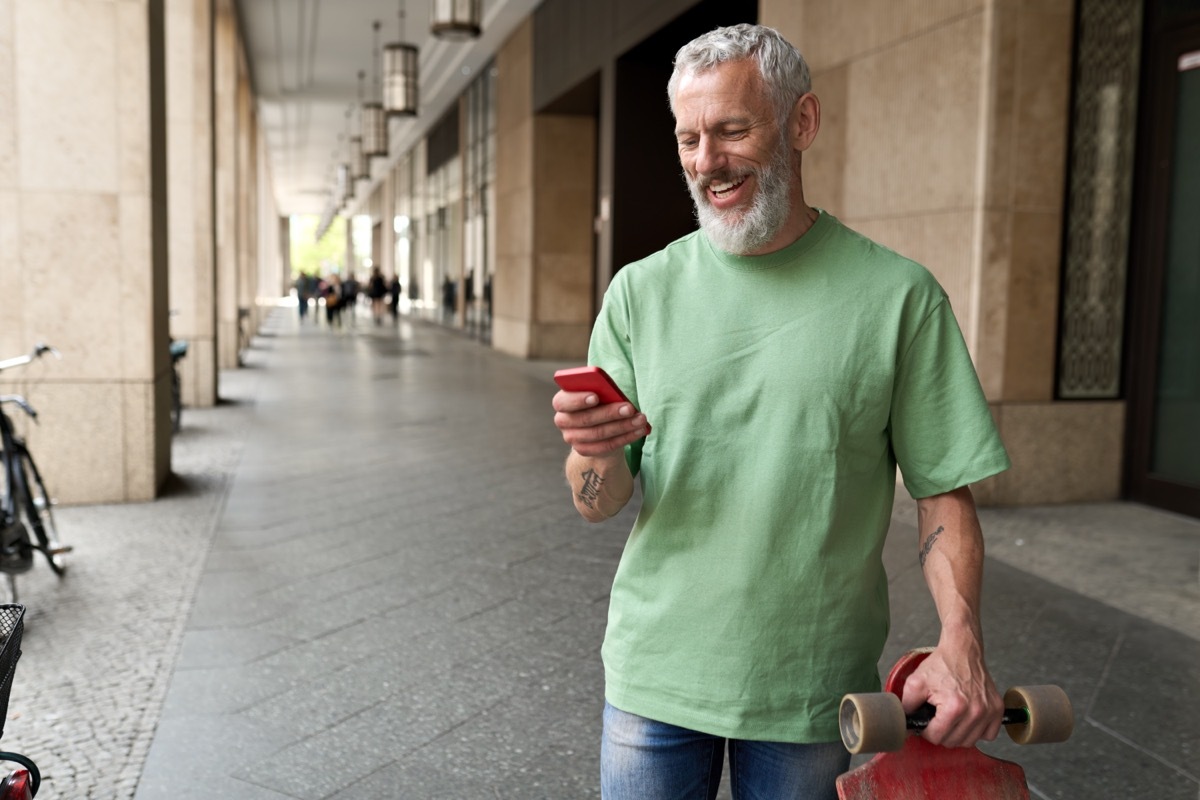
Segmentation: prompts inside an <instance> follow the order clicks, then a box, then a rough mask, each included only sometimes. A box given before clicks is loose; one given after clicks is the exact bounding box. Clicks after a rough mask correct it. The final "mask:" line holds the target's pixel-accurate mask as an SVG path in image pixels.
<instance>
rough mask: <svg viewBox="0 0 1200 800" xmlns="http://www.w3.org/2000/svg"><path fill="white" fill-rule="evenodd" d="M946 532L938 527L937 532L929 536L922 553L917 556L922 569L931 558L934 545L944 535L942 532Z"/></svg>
mask: <svg viewBox="0 0 1200 800" xmlns="http://www.w3.org/2000/svg"><path fill="white" fill-rule="evenodd" d="M944 530H946V529H945V528H943V527H942V526H941V525H938V527H937V530H936V531H934V532H933V533H931V534H929V536H928V538H926V539H925V544H924V545H923V546H922V547H921V552H920V553H919V554H918V555H917V558H918V559H919V560H920V562H921V566H922V567H924V566H925V559H927V558H929V551H930V550H932V549H933V543H934V542H936V541H937V538H938V537H939V536H941V535H942V531H944Z"/></svg>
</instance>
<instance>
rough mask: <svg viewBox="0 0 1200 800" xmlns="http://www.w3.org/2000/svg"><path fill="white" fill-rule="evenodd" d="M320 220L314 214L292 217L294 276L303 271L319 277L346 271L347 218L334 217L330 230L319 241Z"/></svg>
mask: <svg viewBox="0 0 1200 800" xmlns="http://www.w3.org/2000/svg"><path fill="white" fill-rule="evenodd" d="M319 222H320V220H319V219H318V218H317V217H316V216H315V215H311V214H310V215H296V216H293V217H292V218H291V226H290V227H291V234H292V236H291V239H292V277H293V278H294V277H296V275H298V274H299V273H301V272H305V273H308V274H310V275H314V274H315V275H317V276H319V277H324V276H326V275H330V274H332V273H334V272H337V273H344V272H345V264H346V220H344V219H342V218H341V217H334V219H333V224H332V225H330V226H329V230H327V231H325V235H324V236H322V237H321V238H320V240H316V236H317V223H319Z"/></svg>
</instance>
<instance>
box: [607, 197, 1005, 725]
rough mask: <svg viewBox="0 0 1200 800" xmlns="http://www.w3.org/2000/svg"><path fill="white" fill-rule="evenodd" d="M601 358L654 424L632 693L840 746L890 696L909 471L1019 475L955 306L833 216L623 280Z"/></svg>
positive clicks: (629, 607) (628, 664) (665, 717)
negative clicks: (858, 699)
mask: <svg viewBox="0 0 1200 800" xmlns="http://www.w3.org/2000/svg"><path fill="white" fill-rule="evenodd" d="M589 363H591V364H596V365H599V366H602V367H603V368H604V369H605V370H607V371H608V372H609V373H610V374H611V375H612V377H613V378H614V379H615V380H616V382H617V384H618V385H619V386H621V388H622V389H624V390H625V392H626V393H627V394H628V395H629V397H630V399H631V400H632V401H633V403H634V404H635V405H637V407H638V408H640V409H641V410H642V411H644V412H645V414H646V418H647V419H648V420H649V422H650V425H651V426H652V428H653V430H652V433H651V434H650V435H649V436H648V437H647V438H645V439H643V440H642V441H640V442H638V443H637V444H636V445H635V446H633V447H630V448H629V449H628V451H627V458H628V460H629V463H630V466H631V468H632V469H633V470H634V473H635V474H636V475H638V476H639V479H640V481H641V486H642V494H643V500H642V507H641V509H640V512H639V514H638V518H637V522H636V523H635V524H634V528H633V531H632V532H631V534H630V536H629V541H628V542H627V544H626V546H625V551H624V553H623V555H622V558H621V563H620V566H619V567H618V569H617V573H616V577H615V579H614V581H613V587H612V599H611V604H610V608H609V619H608V631H607V633H606V635H605V640H604V648H603V657H604V666H605V675H606V696H607V699H608V701H609V702H610V703H612V704H613V705H614V706H616V707H617V708H620V709H622V710H624V711H628V712H631V713H634V714H639V715H641V716H644V717H649V718H651V719H656V720H659V721H661V722H667V723H670V724H674V725H679V726H682V727H686V728H690V729H692V730H699V731H704V732H707V733H712V734H715V735H718V736H726V737H731V738H741V739H760V740H768V741H791V742H816V741H834V740H836V739H837V738H838V731H837V708H838V703H839V701H840V700H841V697H842V695H843V694H844V693H846V692H861V691H876V690H878V687H879V676H878V673H877V671H876V664H877V663H878V660H879V656H880V653H881V652H882V649H883V645H884V642H885V640H886V638H887V634H888V596H887V577H886V575H885V574H884V569H883V562H882V559H881V551H882V549H883V541H884V536H885V535H886V533H887V529H888V523H889V519H890V514H891V508H892V500H893V496H894V492H895V476H896V472H895V470H896V466H897V463H898V464H899V466H900V469H901V471H902V474H903V476H904V480H905V485H906V487H907V488H908V490H909V492H910V493H911V494H912V495H913V496H914V497H926V496H930V495H934V494H939V493H941V492H946V491H950V490H952V489H956V488H958V487H960V486H964V485H966V484H968V483H972V482H974V481H978V480H981V479H983V478H986V477H988V476H990V475H994V474H996V473H997V472H1001V471H1003V470H1004V469H1007V467H1008V466H1009V463H1008V457H1007V455H1006V454H1005V451H1004V446H1003V445H1002V444H1001V442H1000V439H999V436H998V434H997V432H996V428H995V425H994V423H993V421H992V417H991V414H990V412H989V410H988V406H987V402H986V400H985V399H984V396H983V392H982V390H981V389H980V386H979V380H978V378H977V377H976V374H975V370H974V367H973V366H972V364H971V360H970V356H969V354H968V352H967V349H966V345H965V344H964V342H963V339H962V334H961V332H960V331H959V328H958V325H957V323H956V322H955V319H954V316H953V313H952V312H951V310H950V306H949V303H948V301H947V299H946V295H945V293H944V292H943V291H942V289H941V287H940V286H939V285H938V283H937V281H936V280H935V279H934V278H933V276H931V275H930V274H929V273H928V272H927V271H926V270H925V269H924V268H923V267H921V266H920V265H918V264H915V263H913V262H912V261H909V260H907V259H905V258H902V257H901V256H899V255H897V254H896V253H894V252H892V251H890V250H888V249H887V248H884V247H881V246H880V245H878V244H875V243H874V242H871V241H870V240H868V239H866V238H864V237H862V236H860V235H858V234H857V233H855V232H853V231H851V230H850V229H848V228H846V227H845V226H843V225H842V224H841V223H840V222H838V220H836V219H835V218H833V217H832V216H830V215H828V214H825V213H822V214H821V215H820V218H819V219H818V221H817V222H816V224H815V225H814V226H813V227H812V228H811V229H810V230H809V231H808V232H807V233H806V234H805V235H804V236H802V237H801V238H800V239H799V240H797V241H796V242H795V243H794V244H792V245H790V246H789V247H787V248H785V249H783V250H781V251H778V252H776V253H771V254H768V255H765V256H757V257H739V256H732V255H729V254H726V253H721V252H718V251H716V250H715V249H714V248H713V247H712V246H711V245H710V244H709V242H708V240H707V239H706V238H705V236H704V235H703V234H702V233H699V232H697V233H692V234H689V235H688V236H685V237H683V238H682V239H679V240H677V241H675V242H673V243H672V244H671V245H669V246H668V247H667V248H665V249H664V250H662V251H660V252H658V253H656V254H654V255H652V256H650V257H649V258H647V259H644V260H643V261H640V262H637V263H634V264H630V265H629V266H627V267H625V268H624V269H622V270H621V271H620V272H619V273H617V275H616V277H615V279H614V280H613V282H612V284H611V286H610V288H609V289H608V292H607V293H606V295H605V299H604V306H603V309H602V310H601V313H600V316H599V318H598V319H597V321H596V325H595V328H594V330H593V332H592V339H591V347H590V352H589ZM914 548H915V542H914ZM914 558H915V554H914Z"/></svg>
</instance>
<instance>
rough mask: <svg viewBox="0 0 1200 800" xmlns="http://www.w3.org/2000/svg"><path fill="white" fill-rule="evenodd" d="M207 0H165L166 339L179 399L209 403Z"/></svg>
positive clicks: (212, 329)
mask: <svg viewBox="0 0 1200 800" xmlns="http://www.w3.org/2000/svg"><path fill="white" fill-rule="evenodd" d="M212 31H213V18H212V0H168V2H167V85H168V92H167V127H168V135H169V139H168V145H167V156H168V159H169V165H168V170H169V178H170V180H169V186H168V193H169V204H168V205H169V209H170V214H169V223H168V224H169V230H170V236H169V240H170V242H169V247H170V263H171V274H170V295H169V296H170V307H171V310H172V317H171V320H170V330H171V335H172V336H173V337H174V338H177V339H183V340H186V341H187V343H188V354H187V356H186V357H185V358H184V359H183V361H181V362H180V364H179V370H180V373H181V379H182V388H183V402H184V404H185V405H188V406H212V405H213V404H214V403H216V400H217V359H216V295H215V292H216V271H215V263H214V259H213V222H214V219H213V158H212V152H213V151H212V145H213V139H212V131H213V104H212V88H213V81H212V70H213V62H212Z"/></svg>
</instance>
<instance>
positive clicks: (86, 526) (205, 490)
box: [3, 370, 259, 800]
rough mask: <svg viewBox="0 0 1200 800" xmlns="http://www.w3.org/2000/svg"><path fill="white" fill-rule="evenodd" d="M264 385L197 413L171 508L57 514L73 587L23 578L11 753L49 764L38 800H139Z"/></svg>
mask: <svg viewBox="0 0 1200 800" xmlns="http://www.w3.org/2000/svg"><path fill="white" fill-rule="evenodd" d="M258 375H259V373H257V372H255V371H254V370H242V371H238V372H231V373H227V374H226V375H225V376H224V377H223V383H222V393H223V395H224V397H225V399H226V402H225V403H223V404H222V405H221V406H220V407H218V408H215V409H188V410H185V412H184V417H183V420H184V428H183V430H182V431H181V432H180V434H178V435H177V437H176V445H175V447H174V452H173V456H172V459H173V468H174V473H175V474H174V475H173V476H172V477H171V478H170V479H169V483H168V486H167V489H166V493H165V495H164V496H163V497H161V498H160V499H159V500H157V501H156V502H154V503H133V504H120V505H96V506H74V507H59V508H57V509H56V511H55V522H56V524H57V526H58V530H59V535H60V538H61V539H62V540H63V541H64V542H66V543H69V544H71V545H73V546H74V548H75V549H74V552H73V553H71V554H70V555H69V556H68V557H67V558H68V569H67V574H66V576H65V577H64V578H63V579H61V580H59V579H58V578H56V577H55V576H54V574H53V573H51V572H50V570H49V569H48V568H47V567H46V565H45V563H44V562H41V561H39V562H37V563H35V565H34V569H33V571H32V572H30V573H28V574H27V575H24V576H21V577H20V578H19V579H18V587H17V588H18V592H19V598H20V600H21V602H23V603H24V604H25V605H26V607H27V610H26V616H25V635H24V641H23V644H22V651H23V655H22V657H21V660H20V662H19V663H18V666H17V672H16V677H15V680H14V683H13V690H12V696H11V699H10V702H9V708H8V718H7V722H6V724H5V728H4V738H3V747H4V749H7V750H11V751H16V752H21V753H26V754H27V755H29V756H31V757H33V758H34V759H35V761H36V762H37V763H38V765H39V767H40V769H41V770H42V778H43V783H42V788H41V790H40V791H39V792H38V800H55V799H56V798H60V799H61V800H82V798H96V800H100V799H101V798H104V800H108V799H109V798H128V797H132V796H133V793H134V790H135V788H136V786H137V783H138V780H139V778H140V777H141V772H142V765H143V763H144V761H145V758H146V753H147V751H148V750H149V747H150V741H151V738H152V737H153V735H154V730H155V727H156V726H157V723H158V717H159V713H160V711H161V708H162V702H163V697H164V696H165V694H166V690H167V685H168V682H169V680H170V677H171V670H172V668H173V667H174V664H175V659H176V656H177V653H178V650H179V643H180V637H181V635H182V630H183V623H184V621H185V620H186V618H187V614H188V612H189V610H190V608H191V603H192V598H193V595H194V593H195V587H196V583H197V581H198V580H199V577H200V572H201V569H202V568H203V565H204V559H205V556H206V554H207V552H208V549H209V547H210V544H211V542H212V536H213V530H214V526H215V524H216V521H217V519H218V517H219V514H220V510H221V507H222V504H223V502H224V498H225V495H226V491H227V489H228V487H229V484H230V480H231V478H232V476H233V474H234V470H235V469H236V466H237V460H238V457H239V455H240V453H241V449H242V443H243V442H244V428H245V425H246V424H247V422H248V420H249V415H248V413H247V411H248V408H247V407H244V406H240V404H245V403H247V402H249V399H250V398H252V397H253V395H254V391H255V389H254V387H255V385H256V383H257V379H258ZM30 395H31V398H32V399H33V400H34V401H35V402H36V387H34V388H32V389H31V390H30ZM42 424H44V425H53V424H54V421H53V420H50V419H45V420H43V421H42ZM35 455H36V453H35ZM46 479H47V482H48V485H49V487H50V490H51V492H52V493H53V491H54V483H53V476H52V475H47V476H46Z"/></svg>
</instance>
